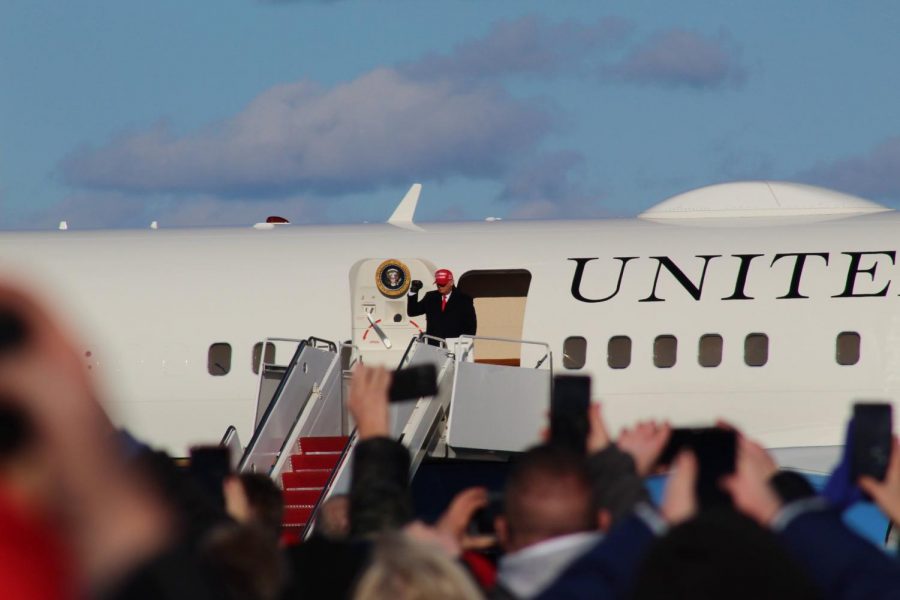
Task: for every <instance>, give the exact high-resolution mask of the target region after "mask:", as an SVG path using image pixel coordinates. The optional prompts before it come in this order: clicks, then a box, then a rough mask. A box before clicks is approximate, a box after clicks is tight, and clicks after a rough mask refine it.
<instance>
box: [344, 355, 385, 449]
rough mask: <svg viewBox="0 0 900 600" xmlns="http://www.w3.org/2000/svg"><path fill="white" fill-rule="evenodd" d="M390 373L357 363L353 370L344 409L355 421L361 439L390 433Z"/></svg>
mask: <svg viewBox="0 0 900 600" xmlns="http://www.w3.org/2000/svg"><path fill="white" fill-rule="evenodd" d="M390 384H391V374H390V373H389V372H388V371H386V370H385V369H384V367H367V366H365V365H364V364H362V363H360V364H358V365H356V368H355V369H354V370H353V378H352V379H351V380H350V394H349V396H350V397H349V399H348V400H347V409H348V410H349V411H350V414H351V415H352V416H353V420H354V421H355V422H356V432H357V434H358V435H359V438H360V439H361V440H365V439H368V438H373V437H386V436H389V435H390V434H391V426H390V415H389V413H388V388H389V386H390Z"/></svg>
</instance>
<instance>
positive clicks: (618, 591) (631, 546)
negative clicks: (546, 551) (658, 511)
mask: <svg viewBox="0 0 900 600" xmlns="http://www.w3.org/2000/svg"><path fill="white" fill-rule="evenodd" d="M655 538H656V535H655V534H654V532H653V530H651V529H650V527H649V526H648V524H647V523H646V522H645V521H644V520H643V519H642V518H641V517H639V516H637V515H631V516H629V517H627V518H625V519H624V520H623V521H622V522H621V523H620V524H619V525H616V526H615V527H614V528H613V529H612V531H610V532H609V534H608V535H607V536H606V537H604V538H603V540H602V541H601V542H600V543H598V544H597V545H596V546H594V548H593V549H591V550H588V552H586V553H585V554H584V556H582V557H581V558H579V559H578V560H577V561H575V562H574V563H572V565H571V566H569V568H568V569H566V570H565V571H564V572H563V573H562V575H560V576H559V578H558V579H557V580H556V581H555V582H554V583H553V584H551V585H550V586H549V587H548V588H547V589H546V590H544V592H543V593H542V594H541V595H540V596H538V599H539V600H544V599H546V600H550V599H573V600H574V599H578V598H585V599H588V598H590V599H592V600H605V599H607V598H610V599H612V598H625V597H628V596H629V595H630V592H631V587H632V584H633V582H634V577H635V573H636V572H637V569H638V566H640V563H641V560H642V559H643V557H644V554H645V553H646V551H647V549H648V548H649V547H650V544H651V543H652V542H653V540H654V539H655Z"/></svg>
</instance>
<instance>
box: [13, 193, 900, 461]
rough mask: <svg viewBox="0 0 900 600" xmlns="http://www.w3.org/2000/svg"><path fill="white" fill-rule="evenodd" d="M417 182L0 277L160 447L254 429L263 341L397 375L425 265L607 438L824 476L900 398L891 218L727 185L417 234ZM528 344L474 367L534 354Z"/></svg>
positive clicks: (879, 210) (117, 415)
mask: <svg viewBox="0 0 900 600" xmlns="http://www.w3.org/2000/svg"><path fill="white" fill-rule="evenodd" d="M420 190H421V186H420V185H418V184H416V185H413V187H412V188H411V189H410V191H409V192H408V193H407V195H406V196H405V197H404V199H403V200H402V201H401V203H400V205H399V206H398V207H397V209H396V210H395V211H394V214H393V215H392V216H391V218H390V219H389V220H388V221H387V222H386V223H381V224H361V225H324V226H294V225H290V224H285V223H283V222H267V223H260V224H257V225H255V226H253V227H245V228H223V229H166V228H165V227H158V226H156V225H157V224H155V223H154V225H155V226H154V227H152V228H150V229H147V230H128V231H125V230H115V231H78V230H77V229H75V228H72V227H67V228H66V230H64V231H52V232H37V233H35V232H27V233H26V232H9V233H3V234H2V235H0V257H2V258H0V276H4V277H6V278H7V279H13V280H18V281H22V282H23V284H24V285H25V286H26V287H28V288H30V289H34V290H36V291H37V293H38V295H39V296H40V297H42V298H43V299H44V300H45V301H46V302H48V303H49V304H50V305H51V306H52V307H53V308H54V309H55V310H57V311H58V312H59V313H60V314H61V315H62V316H63V318H64V320H65V322H67V323H69V324H70V325H71V326H72V328H73V329H74V330H75V332H76V337H77V339H81V340H83V344H84V348H83V350H84V362H85V368H87V369H90V370H91V371H92V372H93V373H95V374H96V375H97V377H98V379H99V380H100V382H101V384H102V385H104V386H105V388H106V394H105V395H106V397H107V398H109V399H111V401H110V403H109V410H110V412H111V414H112V416H113V418H114V420H115V421H116V422H117V423H120V424H122V425H123V426H125V427H127V428H128V429H129V430H130V431H131V432H132V433H133V434H135V435H136V436H138V437H140V438H142V439H145V440H147V441H149V442H150V443H152V444H154V445H156V446H159V447H162V448H165V449H168V450H169V451H170V452H171V453H173V454H175V455H176V456H179V455H180V456H183V455H185V453H186V449H187V448H188V447H189V446H190V445H192V444H195V443H200V442H207V443H208V442H210V441H215V440H218V439H219V437H221V435H222V432H223V431H225V429H226V428H227V427H228V426H230V425H234V426H235V427H236V428H237V430H238V432H239V434H240V436H241V438H242V439H249V438H250V436H251V434H252V428H253V423H254V414H255V410H256V394H257V385H258V383H259V375H258V368H259V364H260V360H261V359H260V355H261V354H263V353H264V354H265V356H266V360H267V361H269V360H273V361H277V360H279V359H280V360H281V361H286V360H287V359H288V358H289V356H288V354H290V349H286V348H285V347H284V344H283V343H282V342H280V341H273V342H271V344H272V345H271V346H265V347H263V345H262V343H263V340H265V339H266V338H269V337H273V338H306V337H308V336H311V335H314V336H319V337H323V338H328V339H333V340H338V341H342V340H350V341H351V343H352V344H353V345H354V346H355V347H357V348H358V349H359V352H360V353H361V354H363V355H365V356H366V360H367V361H368V362H378V363H383V364H387V365H394V366H395V365H396V364H397V361H398V360H399V359H400V356H401V355H402V353H403V350H404V348H405V346H406V342H407V341H408V340H409V339H410V338H411V337H413V336H415V335H417V334H419V333H420V332H421V331H423V330H424V328H425V323H424V321H422V320H421V319H422V318H421V317H417V318H409V317H407V316H406V310H405V302H406V299H405V287H402V288H398V287H396V286H397V285H398V281H400V280H402V281H401V283H404V286H405V285H408V281H409V280H412V279H419V280H422V281H424V282H425V284H426V291H427V289H430V288H429V287H428V286H429V284H431V282H432V281H433V273H434V271H435V269H437V268H448V269H450V270H452V271H453V273H454V274H456V282H457V285H458V286H459V287H460V289H462V290H465V291H466V292H467V293H469V294H470V295H472V296H473V297H474V298H475V303H476V310H477V312H478V321H479V329H478V335H479V336H490V337H499V338H511V339H526V340H539V341H544V342H547V343H548V344H549V345H550V347H551V349H552V351H553V353H554V355H555V356H556V358H557V363H556V364H555V365H554V370H555V372H557V373H573V374H590V375H592V376H593V380H594V387H593V389H594V395H595V396H596V397H597V399H599V400H601V401H602V403H603V406H604V412H605V415H606V417H607V419H608V420H609V422H610V424H611V426H612V428H613V429H617V428H618V427H619V426H621V425H624V424H628V423H631V422H633V421H635V420H638V419H645V418H658V419H668V420H670V421H671V422H673V423H675V424H687V423H699V422H705V423H709V422H711V421H712V420H713V419H715V418H716V417H723V418H726V419H728V420H729V421H731V422H733V423H734V424H735V425H737V426H739V427H740V428H742V430H744V431H745V432H746V433H747V434H748V435H750V436H752V437H754V438H756V439H759V440H761V441H762V443H763V444H764V445H765V446H766V447H768V448H772V449H777V452H780V454H779V457H780V460H782V461H784V462H786V463H789V464H793V465H796V466H798V467H799V468H806V469H825V468H826V466H825V465H826V463H828V462H829V461H833V460H834V457H835V455H836V452H837V451H838V450H839V448H840V445H841V443H842V439H843V434H844V424H845V423H846V419H847V417H848V416H849V413H850V405H851V404H852V402H854V401H855V400H858V399H880V400H886V401H891V402H895V403H896V402H897V400H898V398H900V281H898V282H896V283H895V281H894V280H898V279H900V272H898V270H900V267H898V266H897V264H896V258H897V256H896V254H897V249H898V248H897V246H898V242H897V240H898V239H900V238H898V233H900V215H898V213H897V212H896V211H894V210H891V209H889V208H886V207H884V206H881V205H879V204H876V203H874V202H870V201H867V200H864V199H861V198H857V197H854V196H850V195H846V194H842V193H839V192H835V191H830V190H826V189H822V188H816V187H812V186H807V185H801V184H796V183H787V182H772V181H742V182H732V183H725V184H719V185H713V186H709V187H705V188H701V189H698V190H693V191H690V192H686V193H684V194H680V195H678V196H675V197H672V198H670V199H668V200H665V201H663V202H661V203H660V204H658V205H656V206H654V207H652V208H650V209H649V210H646V211H644V212H643V213H641V214H640V215H638V216H637V218H632V219H605V220H571V221H563V220H561V221H505V220H499V219H488V220H486V221H484V222H464V223H431V224H421V223H416V222H415V219H414V213H415V209H416V205H417V202H418V198H419V194H420ZM273 221H279V220H278V219H274V220H273ZM281 221H283V220H281ZM398 290H400V291H402V292H403V293H399V294H398V293H396V292H397V291H398ZM384 338H386V339H384ZM521 348H522V347H519V346H517V345H514V344H504V343H502V342H494V343H491V342H487V341H486V342H485V343H479V345H478V350H477V353H476V358H477V360H479V361H483V362H493V363H494V364H501V365H503V364H505V365H520V364H521V365H524V364H526V363H531V361H533V360H534V357H533V356H529V355H527V352H528V351H526V350H523V349H521ZM273 353H277V354H278V356H277V357H276V356H271V354H273ZM538 358H539V357H538ZM559 358H561V359H562V360H559ZM510 418H511V419H514V418H515V415H510Z"/></svg>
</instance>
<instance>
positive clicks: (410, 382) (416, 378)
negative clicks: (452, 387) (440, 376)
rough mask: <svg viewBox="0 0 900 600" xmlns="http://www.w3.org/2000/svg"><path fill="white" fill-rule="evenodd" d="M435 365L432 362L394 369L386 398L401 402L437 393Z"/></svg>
mask: <svg viewBox="0 0 900 600" xmlns="http://www.w3.org/2000/svg"><path fill="white" fill-rule="evenodd" d="M437 391H438V390H437V367H436V366H434V364H431V363H429V364H425V365H417V366H415V367H408V368H406V369H399V370H397V371H394V378H393V379H392V380H391V387H390V389H389V390H388V400H389V401H391V402H403V401H404V400H415V399H418V398H422V397H423V396H434V395H435V394H437Z"/></svg>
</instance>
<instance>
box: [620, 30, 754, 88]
mask: <svg viewBox="0 0 900 600" xmlns="http://www.w3.org/2000/svg"><path fill="white" fill-rule="evenodd" d="M605 72H607V73H609V74H612V75H614V76H616V77H618V78H620V79H621V80H623V81H627V82H631V83H643V84H655V85H669V86H685V87H692V88H715V87H723V86H728V85H739V84H741V83H743V81H744V80H745V78H746V75H747V71H746V69H745V68H744V67H743V66H742V64H741V61H740V52H739V51H738V49H737V47H736V46H735V44H734V42H733V41H732V40H731V38H730V37H729V36H728V35H727V34H725V33H724V32H723V33H719V34H718V35H716V36H713V37H710V36H704V35H701V34H699V33H695V32H691V31H685V30H683V29H668V30H664V31H660V32H657V33H656V34H654V35H653V36H651V37H650V38H649V39H647V40H646V41H645V42H644V43H642V44H640V45H638V46H636V47H635V48H633V49H632V51H631V52H630V53H628V54H627V55H626V56H625V57H624V58H623V59H622V60H621V61H620V62H618V63H617V64H614V65H611V66H609V67H607V68H606V69H605Z"/></svg>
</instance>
